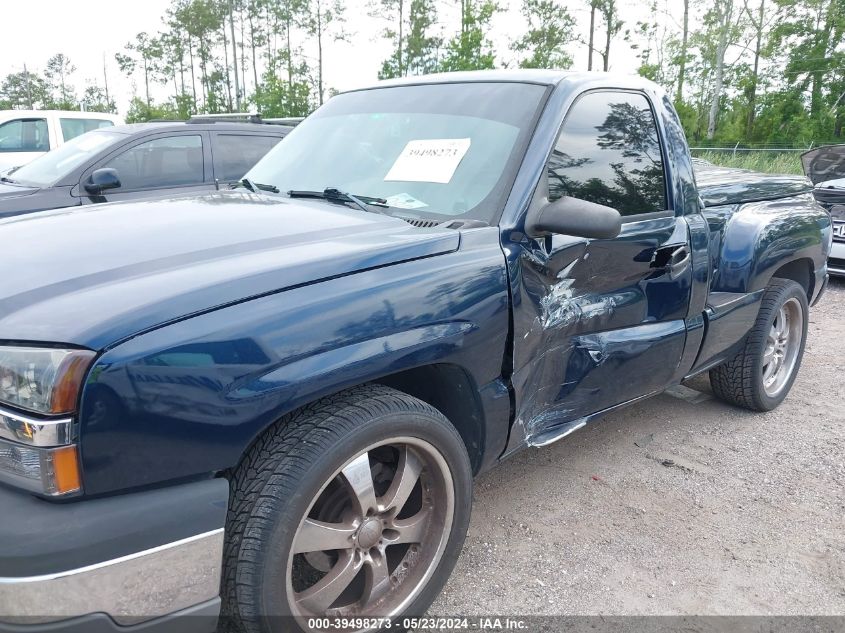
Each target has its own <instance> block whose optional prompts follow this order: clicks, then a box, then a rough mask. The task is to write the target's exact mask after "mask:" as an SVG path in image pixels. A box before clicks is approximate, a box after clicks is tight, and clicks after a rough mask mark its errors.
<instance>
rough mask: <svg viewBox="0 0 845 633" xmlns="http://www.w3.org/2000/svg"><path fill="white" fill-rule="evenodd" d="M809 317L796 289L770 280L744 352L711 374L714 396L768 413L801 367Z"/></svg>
mask: <svg viewBox="0 0 845 633" xmlns="http://www.w3.org/2000/svg"><path fill="white" fill-rule="evenodd" d="M808 314H809V307H808V305H807V296H806V294H805V293H804V289H803V288H802V287H801V286H799V285H798V284H797V283H795V282H794V281H791V280H789V279H778V278H775V279H772V281H771V282H770V284H769V287H768V288H767V289H766V292H765V293H764V294H763V300H762V302H761V305H760V312H759V313H758V315H757V321H756V322H755V324H754V327H753V328H752V330H751V331H750V332H749V333H748V336H747V337H746V340H745V344H744V345H743V347H742V348H741V349H740V350H739V351H738V352H737V354H736V355H735V356H734V357H733V358H732V359H730V360H729V361H727V362H725V363H723V364H722V365H719V366H718V367H716V368H715V369H712V370H710V384H711V386H712V388H713V393H714V394H716V396H717V397H718V398H720V399H722V400H725V401H727V402H730V403H732V404H735V405H738V406H740V407H744V408H746V409H752V410H754V411H771V410H772V409H774V408H775V407H776V406H778V405H779V404H780V403H781V402H783V399H784V398H786V395H787V394H788V393H789V390H790V389H791V388H792V383H793V382H795V376H796V375H797V374H798V368H799V367H800V366H801V358H802V357H803V355H804V345H805V343H806V341H807V321H808V318H807V317H808Z"/></svg>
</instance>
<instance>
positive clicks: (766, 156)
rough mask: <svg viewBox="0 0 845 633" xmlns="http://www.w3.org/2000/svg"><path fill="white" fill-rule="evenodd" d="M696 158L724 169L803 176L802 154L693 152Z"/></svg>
mask: <svg viewBox="0 0 845 633" xmlns="http://www.w3.org/2000/svg"><path fill="white" fill-rule="evenodd" d="M693 156H695V157H696V158H703V159H704V160H706V161H710V162H711V163H713V164H714V165H721V166H722V167H739V168H741V169H750V170H752V171H760V172H764V173H769V174H798V175H802V174H803V173H804V170H803V169H802V168H801V152H755V151H749V152H737V153H736V154H734V153H733V152H716V151H712V150H703V151H697V152H693Z"/></svg>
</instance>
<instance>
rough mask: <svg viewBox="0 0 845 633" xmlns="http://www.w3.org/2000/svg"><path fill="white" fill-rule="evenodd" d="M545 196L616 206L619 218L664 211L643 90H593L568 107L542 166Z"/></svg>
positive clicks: (660, 169) (656, 141) (657, 149)
mask: <svg viewBox="0 0 845 633" xmlns="http://www.w3.org/2000/svg"><path fill="white" fill-rule="evenodd" d="M547 178H548V187H549V200H552V201H554V200H557V199H559V198H561V197H563V196H571V197H573V198H579V199H581V200H588V201H589V202H595V203H597V204H603V205H605V206H608V207H612V208H614V209H616V210H617V211H619V213H620V214H621V215H622V217H623V221H635V220H637V219H638V218H636V217H632V216H639V215H645V214H653V213H660V212H665V211H666V209H667V203H666V176H665V173H664V165H663V156H662V151H661V146H660V138H659V136H658V131H657V123H656V121H655V117H654V113H653V111H652V108H651V105H650V103H649V101H648V99H646V97H645V95H643V94H642V93H637V92H621V91H619V92H615V91H604V90H603V91H597V92H588V93H586V94H584V95H582V96H580V97H579V98H578V99H577V100H576V101H575V103H574V104H573V105H572V107H571V108H570V110H569V112H568V114H567V116H566V120H565V121H564V123H563V127H562V128H561V132H560V135H559V136H558V139H557V142H556V143H555V148H554V150H553V151H552V155H551V158H550V159H549V163H548V167H547Z"/></svg>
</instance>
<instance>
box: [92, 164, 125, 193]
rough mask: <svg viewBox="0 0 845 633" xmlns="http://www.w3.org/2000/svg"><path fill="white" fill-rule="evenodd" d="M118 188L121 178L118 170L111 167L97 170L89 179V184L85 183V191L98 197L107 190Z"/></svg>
mask: <svg viewBox="0 0 845 633" xmlns="http://www.w3.org/2000/svg"><path fill="white" fill-rule="evenodd" d="M118 187H120V176H119V175H118V173H117V170H116V169H112V168H110V167H104V168H102V169H95V170H94V171H93V172H92V173H91V176H90V177H89V178H88V182H86V183H85V191H87V192H88V193H90V194H91V195H92V196H98V195H100V194H101V193H103V192H104V191H106V190H107V189H117V188H118Z"/></svg>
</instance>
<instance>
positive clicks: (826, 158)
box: [801, 145, 845, 185]
mask: <svg viewBox="0 0 845 633" xmlns="http://www.w3.org/2000/svg"><path fill="white" fill-rule="evenodd" d="M801 164H802V165H803V167H804V173H805V174H807V178H809V179H810V180H812V181H813V184H814V185H817V184H819V183H823V182H826V181H829V180H841V179H842V178H845V145H827V146H824V147H817V148H816V149H812V150H810V151H809V152H804V153H803V154H801Z"/></svg>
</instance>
